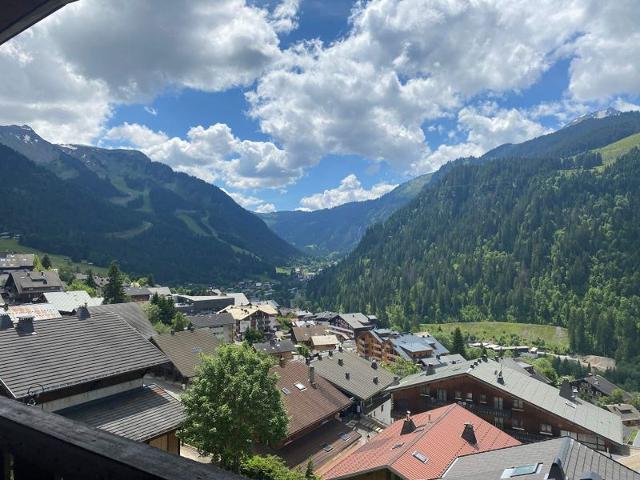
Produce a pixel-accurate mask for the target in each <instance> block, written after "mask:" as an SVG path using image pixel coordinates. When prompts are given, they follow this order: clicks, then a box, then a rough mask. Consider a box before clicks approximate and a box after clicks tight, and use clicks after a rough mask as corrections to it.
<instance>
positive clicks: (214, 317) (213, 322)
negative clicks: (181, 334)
mask: <svg viewBox="0 0 640 480" xmlns="http://www.w3.org/2000/svg"><path fill="white" fill-rule="evenodd" d="M187 320H189V323H191V325H193V326H194V327H195V328H213V327H224V326H225V325H235V324H236V321H235V320H234V319H233V315H231V314H230V313H226V312H224V313H210V314H208V315H187Z"/></svg>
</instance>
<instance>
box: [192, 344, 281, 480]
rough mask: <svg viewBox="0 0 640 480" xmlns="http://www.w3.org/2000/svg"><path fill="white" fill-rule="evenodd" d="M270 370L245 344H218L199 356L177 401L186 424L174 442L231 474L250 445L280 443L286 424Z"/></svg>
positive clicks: (273, 376)
mask: <svg viewBox="0 0 640 480" xmlns="http://www.w3.org/2000/svg"><path fill="white" fill-rule="evenodd" d="M271 366H272V360H271V359H270V358H268V357H266V356H263V355H261V354H259V353H257V352H255V351H254V350H253V348H251V347H250V346H248V345H224V346H221V347H219V348H218V349H217V350H216V352H215V354H214V355H213V356H209V357H207V356H205V357H204V358H203V361H202V364H201V366H200V367H199V370H198V375H197V377H196V379H195V380H194V382H193V384H192V385H191V386H190V387H189V389H188V390H187V391H186V393H185V394H184V395H183V396H182V402H183V404H184V407H185V412H186V415H187V419H186V421H185V423H184V425H183V428H182V431H181V434H180V437H181V438H182V439H183V440H184V441H186V442H188V443H189V444H190V445H193V446H195V447H196V448H198V449H200V450H202V451H204V452H207V453H210V454H212V456H213V460H214V462H216V463H218V464H220V465H222V466H223V467H225V468H228V469H231V470H234V471H238V470H239V468H240V464H241V462H242V460H243V459H246V458H247V457H248V456H249V455H250V453H251V448H252V445H253V442H254V441H258V442H261V443H263V444H274V443H276V442H278V441H280V440H281V439H282V438H284V436H285V435H286V431H287V422H288V419H287V415H286V412H285V409H284V404H283V402H282V397H281V394H280V391H279V390H278V388H277V381H278V379H277V376H276V374H274V373H270V372H269V369H270V368H271Z"/></svg>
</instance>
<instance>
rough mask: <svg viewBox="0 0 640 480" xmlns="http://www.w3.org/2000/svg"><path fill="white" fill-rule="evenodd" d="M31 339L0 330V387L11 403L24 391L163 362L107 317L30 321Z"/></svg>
mask: <svg viewBox="0 0 640 480" xmlns="http://www.w3.org/2000/svg"><path fill="white" fill-rule="evenodd" d="M33 323H34V330H35V334H21V333H19V332H18V331H17V330H16V328H6V329H4V330H0V366H1V367H0V383H2V384H4V385H5V386H6V388H7V389H8V390H9V394H10V395H11V396H13V397H14V398H23V397H25V396H26V395H27V393H28V390H29V387H30V386H32V385H37V384H40V385H42V387H43V388H44V391H53V390H60V389H64V388H67V387H70V386H73V385H79V384H82V383H86V382H90V381H93V380H98V379H102V378H107V377H112V376H115V375H119V374H123V373H127V372H134V371H139V370H144V369H147V368H150V367H153V366H156V365H161V364H164V363H167V362H168V359H167V357H165V356H164V355H163V354H162V353H161V352H159V351H158V349H157V348H155V347H154V346H153V345H151V344H150V343H149V342H147V341H146V340H145V339H144V338H143V337H142V336H141V335H140V334H139V333H138V332H136V331H135V330H134V329H133V328H131V327H130V326H129V325H128V324H127V323H126V322H125V321H124V320H122V319H121V318H120V317H118V316H117V315H114V314H112V313H101V314H95V313H92V314H91V316H90V317H89V318H85V319H82V320H81V319H78V317H75V316H73V317H61V318H53V319H48V320H35V321H34V322H33Z"/></svg>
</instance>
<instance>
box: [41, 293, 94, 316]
mask: <svg viewBox="0 0 640 480" xmlns="http://www.w3.org/2000/svg"><path fill="white" fill-rule="evenodd" d="M44 298H45V300H46V301H47V302H49V303H50V304H51V305H53V306H54V307H55V308H56V310H58V311H59V312H60V313H72V312H75V311H76V310H77V309H78V308H79V307H81V306H83V305H87V306H88V307H93V306H96V305H102V302H103V300H104V299H103V298H102V297H97V298H92V297H91V296H89V294H88V293H87V292H85V291H84V290H73V291H70V292H46V293H45V294H44Z"/></svg>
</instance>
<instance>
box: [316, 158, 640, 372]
mask: <svg viewBox="0 0 640 480" xmlns="http://www.w3.org/2000/svg"><path fill="white" fill-rule="evenodd" d="M638 239H640V151H638V150H637V149H636V150H632V151H631V152H629V153H627V154H625V155H623V156H622V157H620V158H618V160H617V161H615V162H613V163H611V164H609V165H602V164H601V158H600V156H599V155H596V154H592V153H587V154H582V155H577V156H573V157H571V158H565V159H562V158H528V159H521V158H518V159H512V158H508V159H498V160H492V161H486V162H484V163H483V164H473V163H466V164H459V165H457V166H454V167H452V168H450V169H449V170H448V172H447V173H446V174H445V175H444V176H442V178H440V179H439V181H438V182H437V184H435V185H433V186H432V187H430V188H426V189H425V190H424V191H423V192H422V193H421V194H420V195H419V196H418V197H417V198H416V199H415V200H414V201H413V202H411V203H410V204H409V205H407V206H406V207H405V208H403V209H402V210H400V211H399V212H397V213H396V214H395V215H393V216H392V217H391V218H390V219H389V220H388V221H387V222H385V223H384V224H379V225H376V226H374V227H372V228H371V229H370V230H369V232H368V233H367V234H366V235H365V237H364V238H363V240H362V242H361V243H360V245H359V246H358V248H357V249H356V250H355V251H354V252H353V253H352V254H351V255H350V256H349V257H348V258H347V259H346V260H345V261H344V262H342V263H340V264H338V265H337V266H336V267H333V268H330V269H328V270H327V271H325V272H324V273H323V274H321V275H320V276H319V277H318V278H317V279H316V280H314V281H312V282H310V284H309V287H308V292H307V293H308V299H309V301H310V303H311V304H312V306H316V307H318V308H321V309H334V310H336V311H367V312H369V313H373V314H375V315H377V316H378V317H379V318H381V319H383V320H386V321H389V322H390V323H394V324H396V325H398V324H399V327H400V328H402V329H404V330H410V329H411V328H412V327H414V326H416V325H418V324H422V323H438V322H445V321H462V322H465V321H482V320H498V321H512V322H526V323H540V324H553V325H559V326H565V327H567V328H568V330H569V336H570V344H571V348H572V350H574V351H577V352H580V353H595V354H601V355H607V356H615V357H616V358H617V359H618V360H622V361H624V360H632V359H635V358H637V357H638V355H639V353H640V351H639V349H640V343H639V341H638V340H639V336H640V335H639V330H638V319H640V248H638Z"/></svg>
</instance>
